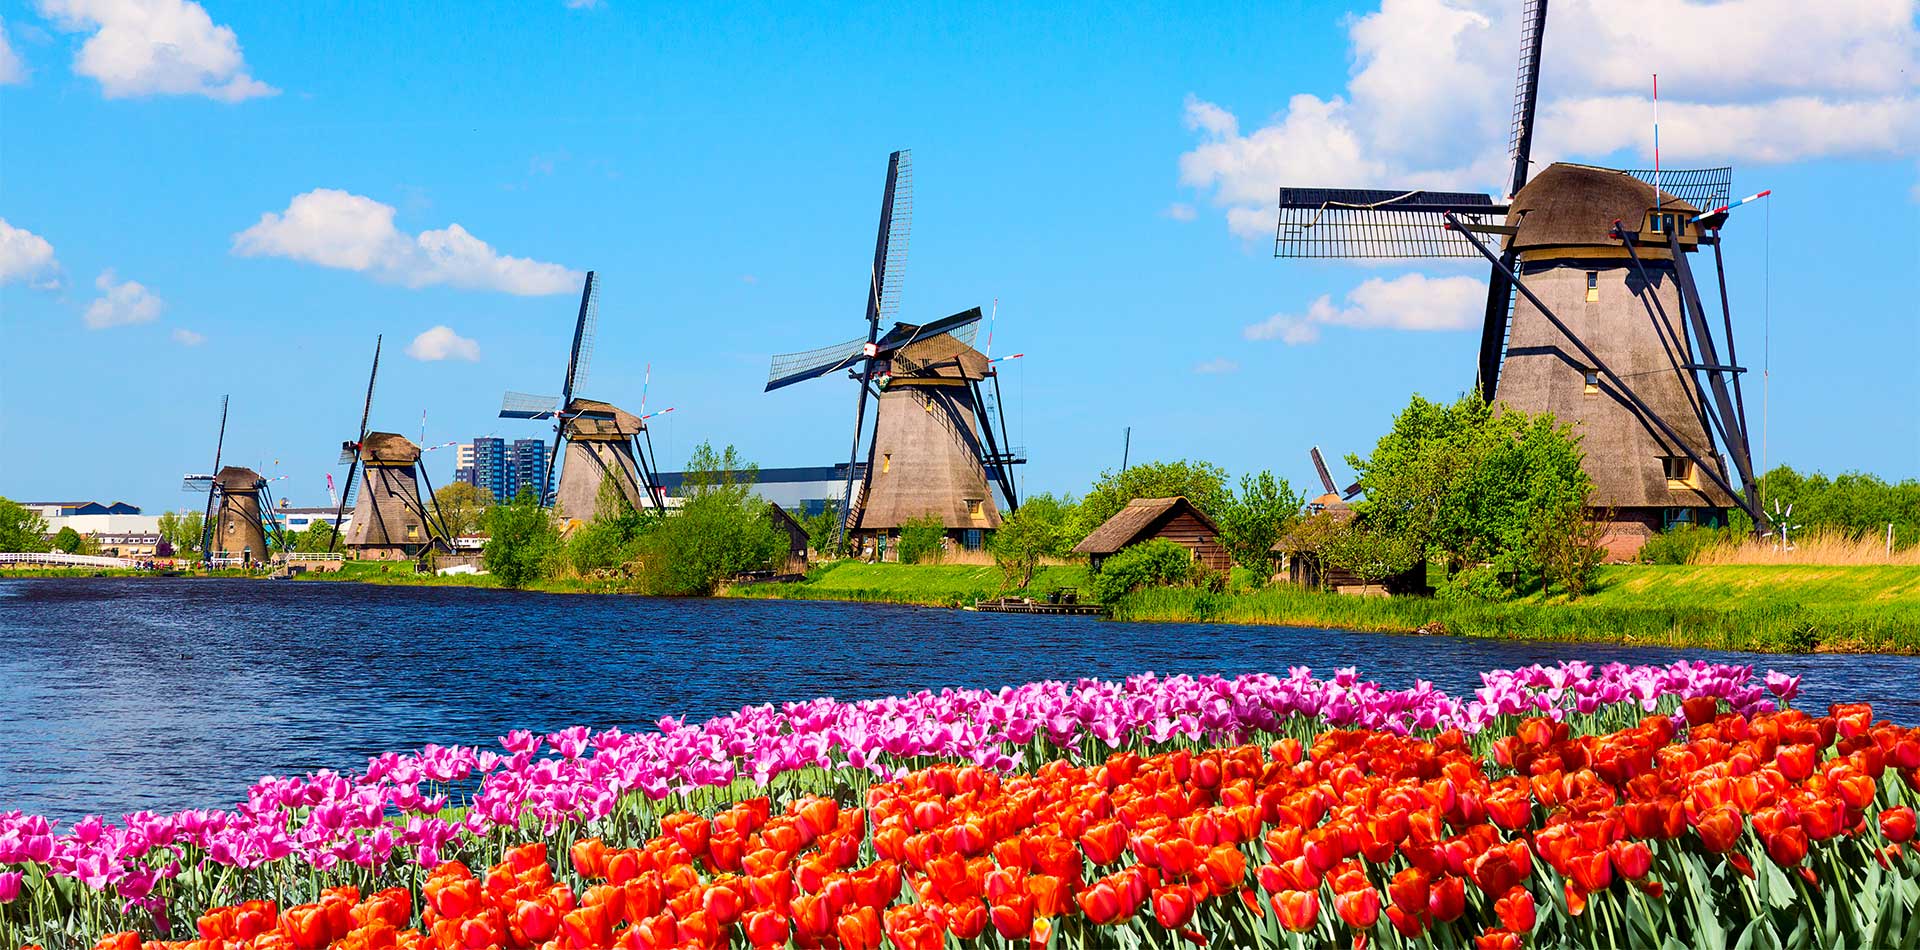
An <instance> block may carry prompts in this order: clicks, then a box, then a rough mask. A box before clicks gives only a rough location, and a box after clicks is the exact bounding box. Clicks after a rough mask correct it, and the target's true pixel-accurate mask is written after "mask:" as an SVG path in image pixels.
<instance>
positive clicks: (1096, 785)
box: [0, 663, 1920, 950]
mask: <svg viewBox="0 0 1920 950" xmlns="http://www.w3.org/2000/svg"><path fill="white" fill-rule="evenodd" d="M1481 680H1482V683H1483V685H1482V687H1481V688H1480V689H1478V690H1475V691H1474V692H1473V694H1472V695H1470V696H1459V697H1455V696H1449V695H1447V694H1445V693H1444V692H1442V691H1440V690H1437V689H1435V688H1433V687H1432V686H1431V685H1430V684H1426V683H1419V684H1416V685H1415V686H1414V688H1412V689H1408V690H1400V691H1391V690H1385V689H1382V688H1380V687H1378V686H1376V685H1374V684H1372V683H1370V682H1367V681H1365V680H1363V679H1362V678H1361V677H1360V676H1359V675H1358V674H1357V672H1356V671H1354V670H1351V669H1343V670H1340V671H1338V672H1337V673H1336V674H1335V675H1334V676H1332V677H1331V678H1325V679H1323V678H1317V677H1315V676H1314V675H1313V674H1312V672H1311V671H1309V670H1306V669H1294V670H1292V671H1290V672H1289V674H1288V675H1286V676H1277V675H1250V676H1241V677H1236V678H1231V679H1228V678H1219V677H1189V676H1154V675H1151V674H1145V675H1141V676H1136V677H1132V678H1129V679H1126V680H1124V681H1120V682H1105V681H1098V680H1082V681H1080V682H1077V683H1059V682H1042V683H1032V684H1028V685H1025V686H1021V687H1016V688H1007V689H1001V690H946V691H942V692H938V693H932V692H922V693H917V694H913V695H906V696H896V697H888V698H882V699H873V700H862V701H837V700H831V699H820V700H814V701H811V702H800V703H790V704H786V705H781V706H757V707H748V708H745V709H742V710H739V711H738V712H736V713H733V714H731V715H728V716H723V717H720V718H717V719H713V720H710V721H707V722H704V723H698V724H690V723H686V722H681V721H677V720H673V719H666V720H662V721H661V722H660V723H659V724H658V728H657V729H653V730H648V731H645V732H641V733H623V732H620V731H618V730H608V731H601V732H593V731H590V730H588V729H586V728H584V727H576V728H571V729H566V730H562V731H559V732H554V733H551V734H546V735H535V734H532V733H529V732H524V731H516V732H513V733H510V734H509V735H507V736H505V737H502V738H501V739H500V743H499V746H498V747H497V748H486V749H482V748H473V747H439V746H428V747H426V748H424V749H421V750H419V751H417V752H413V753H389V754H385V755H381V756H377V757H375V758H373V759H371V760H369V761H368V762H367V764H366V767H365V769H364V770H361V771H357V772H351V773H334V772H318V773H313V774H308V775H305V776H301V777H285V778H266V779H262V780H261V781H260V782H258V783H256V784H255V785H253V786H252V787H251V788H249V789H247V790H246V793H245V800H244V801H243V802H242V803H240V804H238V805H236V806H235V807H233V808H231V809H228V810H203V809H192V810H187V811H181V812H178V813H174V814H166V815H162V814H155V813H151V812H142V813H137V814H132V815H127V816H124V818H122V819H119V820H116V821H108V820H105V819H102V818H100V817H88V818H84V819H82V820H80V821H77V822H73V823H71V824H70V825H66V826H64V827H62V826H61V825H58V824H56V823H55V822H52V821H49V820H48V819H46V818H44V817H41V816H36V815H26V814H21V813H19V812H0V946H4V947H8V948H13V947H27V946H34V947H43V948H46V950H66V948H87V947H100V948H112V950H138V948H169V950H171V948H182V950H187V948H191V950H247V948H253V950H318V948H342V950H348V948H351V950H384V948H445V950H492V948H498V950H508V948H520V950H526V948H543V950H585V948H714V947H756V948H758V947H803V948H849V950H853V948H858V950H874V948H880V947H898V948H902V950H907V948H997V950H1008V948H1023V950H1031V948H1042V947H1055V948H1064V950H1080V948H1093V947H1113V948H1123V950H1135V948H1175V947H1181V948H1185V947H1206V946H1214V947H1273V948H1282V947H1284V948H1304V947H1338V948H1342V950H1345V948H1362V947H1384V948H1401V947H1439V948H1465V947H1473V948H1517V947H1561V946H1578V947H1620V948H1628V947H1633V948H1659V950H1665V948H1676V950H1681V948H1695V947H1707V948H1763V947H1766V948H1771V947H1809V948H1812V947H1820V948H1825V947H1843V946H1844V947H1879V946H1888V947H1915V946H1920V920H1916V919H1915V916H1916V915H1915V911H1916V902H1917V901H1920V861H1917V859H1916V856H1915V854H1914V853H1913V844H1912V839H1913V838H1914V836H1915V833H1916V815H1915V811H1914V805H1915V802H1916V799H1920V791H1916V790H1917V789H1920V729H1913V728H1908V727H1903V726H1897V725H1894V724H1892V723H1888V722H1876V721H1874V719H1873V716H1872V711H1871V709H1870V708H1868V707H1867V706H1865V705H1845V704H1842V705H1835V706H1833V707H1831V708H1829V709H1826V710H1818V711H1815V710H1801V709H1796V708H1793V705H1792V700H1793V699H1794V698H1795V696H1796V695H1797V691H1798V681H1797V680H1796V679H1795V678H1792V677H1787V676H1782V675H1779V674H1767V675H1766V676H1765V677H1763V678H1760V679H1757V680H1756V678H1755V677H1754V675H1753V671H1752V670H1751V669H1750V668H1746V667H1729V666H1711V665H1707V664H1703V663H1693V664H1685V663H1680V664H1674V665H1672V666H1668V667H1628V666H1623V665H1618V664H1614V665H1609V666H1606V667H1600V668H1595V667H1591V666H1588V665H1586V664H1581V663H1565V664H1562V665H1560V666H1557V667H1539V666H1535V667H1528V668H1524V669H1517V670H1501V671H1494V672H1489V673H1485V674H1482V676H1481ZM159 778H160V777H156V780H158V779H159Z"/></svg>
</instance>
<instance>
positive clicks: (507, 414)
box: [500, 390, 560, 419]
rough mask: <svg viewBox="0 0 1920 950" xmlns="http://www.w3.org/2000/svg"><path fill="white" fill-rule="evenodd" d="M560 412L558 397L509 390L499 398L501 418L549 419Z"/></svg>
mask: <svg viewBox="0 0 1920 950" xmlns="http://www.w3.org/2000/svg"><path fill="white" fill-rule="evenodd" d="M559 412H560V397H558V396H535V395H533V394H532V393H516V392H513V391H511V390H509V391H508V392H507V393H506V394H505V395H504V396H502V397H501V399H500V418H502V419H551V418H553V417H554V416H556V415H558V414H559Z"/></svg>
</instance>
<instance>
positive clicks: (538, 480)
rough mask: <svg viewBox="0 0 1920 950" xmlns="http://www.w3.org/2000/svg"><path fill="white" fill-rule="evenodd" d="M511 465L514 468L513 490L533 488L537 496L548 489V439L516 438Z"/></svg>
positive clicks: (515, 491) (516, 491)
mask: <svg viewBox="0 0 1920 950" xmlns="http://www.w3.org/2000/svg"><path fill="white" fill-rule="evenodd" d="M511 465H512V468H513V477H512V479H511V480H512V482H513V491H514V493H515V494H519V492H520V490H521V489H523V488H525V489H531V490H532V491H533V494H534V496H535V497H539V496H540V495H543V494H545V493H546V490H547V440H545V439H515V440H513V451H512V460H511Z"/></svg>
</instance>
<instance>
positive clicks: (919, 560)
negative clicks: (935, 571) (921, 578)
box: [900, 515, 947, 564]
mask: <svg viewBox="0 0 1920 950" xmlns="http://www.w3.org/2000/svg"><path fill="white" fill-rule="evenodd" d="M946 540H947V525H946V522H944V521H941V520H940V517H939V516H938V515H927V516H926V517H924V518H909V519H907V520H906V521H902V522H900V563H902V564H938V563H940V555H941V554H943V553H945V552H946Z"/></svg>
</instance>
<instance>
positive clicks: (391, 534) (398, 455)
mask: <svg viewBox="0 0 1920 950" xmlns="http://www.w3.org/2000/svg"><path fill="white" fill-rule="evenodd" d="M380 343H381V340H380V338H379V337H375V338H374V341H373V370H372V371H371V372H370V373H368V374H367V395H366V400H365V401H364V402H363V403H362V404H361V409H360V431H359V435H358V436H357V437H356V438H354V439H353V440H352V441H350V442H342V443H340V464H341V465H345V466H347V484H346V490H345V493H344V494H343V496H342V497H341V499H340V505H341V508H342V509H344V507H345V506H346V505H347V504H349V503H351V504H352V505H353V520H352V521H351V522H349V523H348V527H347V530H346V532H345V533H346V538H345V543H346V546H347V549H348V550H349V551H351V552H353V556H354V557H356V558H361V559H364V560H375V561H405V560H413V559H414V558H417V557H419V556H420V555H421V553H422V552H424V551H426V550H427V548H428V547H430V546H431V545H432V544H433V543H434V542H435V541H436V540H440V541H442V542H443V543H444V544H446V545H448V546H450V545H451V543H452V542H451V539H450V538H448V537H447V529H446V525H445V524H444V523H443V522H442V521H441V520H440V516H439V511H438V510H437V509H436V508H435V507H434V505H433V501H432V498H433V483H432V482H430V481H427V476H426V472H425V470H424V468H423V466H421V465H420V447H419V446H417V445H415V444H413V441H412V440H410V439H408V438H407V437H406V436H403V435H400V434H398V433H395V432H368V431H367V421H368V419H369V418H370V417H371V416H372V414H373V389H374V384H375V383H376V382H378V381H379V379H380ZM359 469H365V474H364V475H363V476H362V481H364V482H365V487H364V488H362V489H361V490H360V491H359V492H357V493H356V492H355V491H354V473H355V471H356V470H359ZM423 482H424V483H425V484H426V488H427V490H426V492H425V493H424V494H423V493H422V492H421V491H420V486H421V484H422V483H423ZM339 517H340V512H339V511H336V512H335V514H334V524H335V525H336V526H338V525H339V524H340V520H339ZM340 534H341V532H340V531H338V530H336V531H334V539H335V540H339V539H340Z"/></svg>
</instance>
